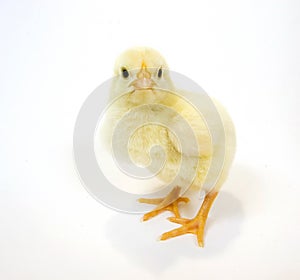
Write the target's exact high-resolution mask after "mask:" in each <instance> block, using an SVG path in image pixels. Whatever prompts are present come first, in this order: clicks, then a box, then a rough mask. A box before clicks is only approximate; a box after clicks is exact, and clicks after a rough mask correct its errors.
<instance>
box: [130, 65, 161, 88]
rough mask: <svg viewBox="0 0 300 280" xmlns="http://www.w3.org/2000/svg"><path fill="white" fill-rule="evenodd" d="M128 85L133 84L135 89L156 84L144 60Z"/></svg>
mask: <svg viewBox="0 0 300 280" xmlns="http://www.w3.org/2000/svg"><path fill="white" fill-rule="evenodd" d="M130 85H131V86H134V87H135V89H147V88H151V87H153V86H155V85H156V84H155V82H154V81H153V80H152V79H151V73H150V72H149V71H148V70H147V67H146V64H145V63H144V62H143V63H142V67H141V69H140V71H139V72H138V73H137V74H136V79H135V80H134V81H133V82H132V83H131V84H130Z"/></svg>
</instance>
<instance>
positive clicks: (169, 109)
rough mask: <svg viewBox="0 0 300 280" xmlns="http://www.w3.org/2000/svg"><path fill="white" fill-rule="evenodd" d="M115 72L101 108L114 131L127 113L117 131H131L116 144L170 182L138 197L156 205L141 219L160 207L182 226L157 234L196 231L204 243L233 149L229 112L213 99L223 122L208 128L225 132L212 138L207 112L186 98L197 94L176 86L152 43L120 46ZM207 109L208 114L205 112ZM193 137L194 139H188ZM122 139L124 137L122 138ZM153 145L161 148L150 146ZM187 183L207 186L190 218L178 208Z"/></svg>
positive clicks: (189, 186)
mask: <svg viewBox="0 0 300 280" xmlns="http://www.w3.org/2000/svg"><path fill="white" fill-rule="evenodd" d="M114 72H115V75H116V77H115V79H114V81H113V84H112V87H111V95H110V101H111V102H112V103H111V105H110V106H109V108H108V110H107V112H106V115H107V120H106V122H108V123H109V124H110V125H109V126H110V127H111V133H113V128H115V127H116V125H117V124H118V122H119V121H120V119H122V118H124V116H125V115H126V114H127V115H126V121H125V122H123V123H122V126H119V128H118V133H119V135H121V136H122V135H125V134H126V133H127V134H128V131H133V132H134V133H132V135H131V136H130V139H127V138H126V137H124V138H123V137H118V139H117V141H119V145H117V146H119V147H123V146H124V144H126V147H127V152H128V155H129V157H130V159H131V160H132V161H133V162H134V163H135V164H136V165H137V166H142V167H147V168H149V170H150V171H152V172H154V173H156V177H157V178H159V179H160V180H161V181H162V182H163V183H164V185H165V186H167V185H170V186H171V189H170V191H169V193H168V195H166V197H164V198H154V199H146V198H141V199H140V200H139V201H140V202H141V203H150V204H155V205H157V206H156V207H155V209H154V210H153V211H151V212H149V213H146V214H145V215H144V217H143V220H148V219H150V218H152V217H154V216H156V215H157V214H159V213H162V212H163V211H171V212H173V213H174V217H171V218H169V220H170V221H172V222H175V223H178V224H180V225H181V226H180V227H179V228H177V229H174V230H172V231H169V232H166V233H164V234H163V235H162V236H161V240H165V239H169V238H172V237H175V236H178V235H182V234H186V233H192V234H195V235H196V236H197V240H198V244H199V246H201V247H203V244H204V243H203V234H204V228H205V224H206V219H207V216H208V213H209V210H210V207H211V205H212V203H213V201H214V199H215V198H216V196H217V194H218V192H219V190H220V188H221V186H222V184H223V183H224V181H225V180H226V178H227V176H228V172H229V169H230V166H231V163H232V161H233V158H234V153H235V130H234V125H233V123H232V121H231V119H230V117H229V115H228V113H227V112H226V110H225V109H224V108H223V107H222V106H221V105H220V103H218V102H217V101H215V100H213V103H212V104H214V106H215V107H214V108H216V111H217V113H218V115H219V117H220V119H221V123H222V126H221V127H214V128H213V129H215V130H220V132H222V133H223V135H224V139H221V140H220V141H214V142H213V141H212V135H211V131H210V129H211V128H209V127H208V124H207V121H206V119H205V118H206V117H205V116H203V114H201V113H199V111H198V110H197V108H196V107H195V106H193V104H192V103H191V102H189V101H188V100H191V99H189V96H190V97H192V98H197V93H193V92H187V91H184V90H181V89H177V88H175V86H174V85H173V82H172V80H171V78H170V75H169V74H170V73H169V69H168V66H167V64H166V61H165V60H164V58H163V57H162V56H161V55H160V54H159V53H158V52H157V51H155V50H153V49H151V48H145V47H142V48H132V49H129V50H127V51H125V52H124V53H122V54H121V55H120V57H119V58H118V59H117V60H116V63H115V68H114ZM128 112H130V113H129V114H128ZM206 113H207V114H206V115H208V116H209V115H211V114H210V112H206ZM204 115H205V114H204ZM185 122H187V123H188V124H189V126H188V127H189V128H190V129H191V131H192V134H190V135H188V130H186V129H183V127H184V123H185ZM140 124H143V125H140ZM217 133H218V131H217ZM108 134H109V133H108ZM220 135H221V134H220ZM111 136H112V134H109V137H111ZM193 137H194V138H195V142H193V141H192V139H193ZM124 141H126V143H122V142H124ZM117 144H118V143H117ZM154 146H159V147H160V149H152V148H153V147H154ZM151 149H152V150H151ZM150 151H151V152H150ZM125 154H126V153H125ZM213 160H217V161H219V162H222V168H221V169H220V170H219V171H218V170H211V176H210V177H209V176H208V170H209V169H210V167H211V165H212V162H213ZM151 163H152V164H151ZM153 163H156V164H153ZM217 171H218V172H217ZM214 172H215V173H216V172H217V174H215V173H214ZM178 174H179V175H178ZM177 175H178V176H177ZM176 176H177V177H176ZM141 184H142V181H141ZM172 184H174V185H173V186H172ZM207 186H209V187H207ZM187 189H192V190H194V191H195V192H196V193H199V192H200V190H204V191H206V195H205V198H204V201H203V203H202V206H201V207H200V209H199V211H198V213H197V214H196V216H195V217H194V218H193V219H186V218H182V217H181V216H180V214H179V210H178V203H179V202H185V203H187V202H188V201H189V199H188V198H187V197H183V194H184V192H185V191H186V190H187ZM154 190H156V189H153V191H154Z"/></svg>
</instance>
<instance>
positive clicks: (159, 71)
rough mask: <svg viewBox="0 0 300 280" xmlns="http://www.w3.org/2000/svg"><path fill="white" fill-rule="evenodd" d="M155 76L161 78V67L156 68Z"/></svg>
mask: <svg viewBox="0 0 300 280" xmlns="http://www.w3.org/2000/svg"><path fill="white" fill-rule="evenodd" d="M157 77H158V78H161V77H162V68H161V67H160V68H159V69H158V72H157Z"/></svg>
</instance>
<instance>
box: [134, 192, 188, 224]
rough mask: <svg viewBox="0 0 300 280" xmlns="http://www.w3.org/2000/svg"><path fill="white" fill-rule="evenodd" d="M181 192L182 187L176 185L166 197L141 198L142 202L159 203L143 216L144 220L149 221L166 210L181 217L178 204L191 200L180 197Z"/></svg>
mask: <svg viewBox="0 0 300 280" xmlns="http://www.w3.org/2000/svg"><path fill="white" fill-rule="evenodd" d="M179 193H180V187H175V188H174V189H173V190H172V191H171V192H170V193H169V194H168V195H167V196H166V197H165V198H153V199H151V198H140V199H139V202H140V203H148V204H154V205H157V207H156V208H155V209H154V210H152V211H150V212H148V213H146V214H145V215H144V216H143V221H147V220H149V219H151V218H153V217H155V216H157V215H158V214H160V213H163V212H165V211H170V212H172V213H173V214H174V216H175V217H176V218H180V214H179V210H178V204H179V203H181V202H184V203H188V202H189V201H190V200H189V198H187V197H178V196H179Z"/></svg>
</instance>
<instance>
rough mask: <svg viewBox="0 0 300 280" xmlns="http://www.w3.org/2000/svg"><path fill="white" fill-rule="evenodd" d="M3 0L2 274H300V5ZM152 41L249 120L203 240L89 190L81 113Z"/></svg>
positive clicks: (241, 122)
mask: <svg viewBox="0 0 300 280" xmlns="http://www.w3.org/2000/svg"><path fill="white" fill-rule="evenodd" d="M43 2H44V3H43ZM174 2H175V1H154V0H153V1H129V0H128V1H111V0H110V1H105V2H101V1H96V0H95V1H74V0H72V1H58V0H57V1H1V4H0V32H1V33H0V34H1V37H0V38H1V43H0V81H1V83H0V129H1V130H0V131H1V135H0V136H1V138H0V144H1V145H0V168H1V169H0V170H1V171H0V278H1V279H3V280H4V279H5V280H8V279H22V280H24V279H31V280H32V279H44V280H46V279H91V280H93V279H139V278H142V279H144V280H146V279H181V278H186V279H241V278H243V279H299V277H300V268H299V267H300V251H299V250H300V241H299V236H300V226H299V217H300V215H299V214H300V213H299V204H300V203H299V196H300V191H299V189H300V185H299V176H298V174H299V156H300V153H299V151H300V149H299V141H300V133H299V125H300V114H299V109H298V107H299V105H300V104H299V103H300V102H299V101H300V99H299V94H300V92H299V91H300V66H299V65H300V52H299V50H300V40H299V36H300V4H299V3H300V2H299V1H297V0H295V1H287V0H285V1H284V0H282V1H274V0H270V1H267V0H259V1H232V0H227V1H216V0H210V1H178V2H179V3H178V4H175V3H174ZM134 45H146V46H152V47H154V48H156V49H158V50H159V51H160V52H161V53H162V54H164V56H165V57H166V59H167V61H168V62H169V65H170V67H171V69H173V70H175V71H178V72H180V73H182V74H185V75H186V76H188V77H190V78H191V79H193V80H194V81H197V82H198V83H199V84H200V85H201V86H202V87H203V88H204V89H205V91H206V92H208V93H209V94H210V95H212V96H215V97H217V98H218V99H219V100H221V101H222V102H223V103H224V104H225V106H226V107H227V108H228V110H229V112H230V113H231V115H232V117H233V119H234V121H235V124H236V129H237V137H238V150H237V156H236V160H235V163H234V166H233V168H232V172H231V175H230V178H229V179H228V181H227V182H226V184H225V185H224V188H223V192H222V193H221V194H220V196H219V198H218V199H217V201H216V203H215V205H214V208H213V210H212V212H211V215H210V220H209V222H208V225H207V231H206V238H205V242H206V246H205V248H204V249H201V248H198V247H197V246H196V241H195V237H194V236H191V235H185V236H182V237H179V238H176V239H173V240H169V241H165V242H158V241H157V240H156V238H157V236H159V235H160V234H161V233H162V232H164V231H166V230H169V229H171V228H174V227H176V225H174V224H171V223H169V222H167V221H166V220H165V218H166V217H167V216H168V214H167V213H166V214H163V215H161V216H160V217H159V218H156V219H154V220H152V221H149V222H147V223H140V217H139V216H136V215H126V214H121V213H117V212H114V211H112V210H110V209H107V208H105V207H104V206H102V205H101V204H99V203H98V202H97V201H95V200H94V199H93V198H92V197H91V196H90V195H89V194H88V193H87V192H86V191H85V189H84V188H83V187H82V186H81V184H80V181H79V179H78V177H77V174H76V172H75V169H74V164H73V158H72V132H73V126H74V123H75V119H76V115H77V113H78V111H79V109H80V106H81V104H82V103H83V101H84V100H85V98H86V97H87V96H88V95H89V93H90V92H91V91H92V90H93V89H94V88H96V87H97V86H98V85H99V84H100V83H101V82H103V81H104V80H106V79H108V78H110V77H111V74H112V67H113V63H114V59H115V57H116V56H117V55H118V54H119V53H120V52H121V51H123V50H124V49H126V48H127V47H130V46H134Z"/></svg>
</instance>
